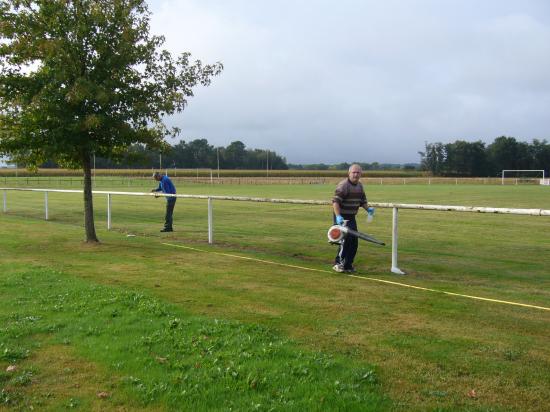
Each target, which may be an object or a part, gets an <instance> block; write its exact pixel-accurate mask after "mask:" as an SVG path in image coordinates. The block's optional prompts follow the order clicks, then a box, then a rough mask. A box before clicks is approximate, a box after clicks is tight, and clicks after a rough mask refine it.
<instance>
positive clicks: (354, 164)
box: [348, 163, 363, 173]
mask: <svg viewBox="0 0 550 412" xmlns="http://www.w3.org/2000/svg"><path fill="white" fill-rule="evenodd" d="M355 166H357V167H358V168H359V170H361V171H363V168H362V167H361V165H360V164H359V163H353V164H352V165H351V166H350V167H349V169H348V173H349V172H351V169H352V168H353V167H355Z"/></svg>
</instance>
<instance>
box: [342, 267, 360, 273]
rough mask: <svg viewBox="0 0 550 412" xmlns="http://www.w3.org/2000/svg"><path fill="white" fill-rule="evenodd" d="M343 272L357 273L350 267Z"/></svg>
mask: <svg viewBox="0 0 550 412" xmlns="http://www.w3.org/2000/svg"><path fill="white" fill-rule="evenodd" d="M344 272H346V273H355V272H357V271H356V270H355V268H354V267H353V266H352V267H350V268H349V269H344Z"/></svg>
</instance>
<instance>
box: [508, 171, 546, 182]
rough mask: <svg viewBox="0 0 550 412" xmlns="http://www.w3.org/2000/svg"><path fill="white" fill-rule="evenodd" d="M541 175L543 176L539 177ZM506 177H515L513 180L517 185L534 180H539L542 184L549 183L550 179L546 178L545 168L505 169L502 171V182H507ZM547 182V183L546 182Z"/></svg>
mask: <svg viewBox="0 0 550 412" xmlns="http://www.w3.org/2000/svg"><path fill="white" fill-rule="evenodd" d="M539 176H540V177H542V178H540V179H539ZM506 178H508V179H510V178H515V180H514V181H513V182H514V183H515V184H516V185H517V184H518V183H532V182H533V180H535V181H536V180H539V183H540V184H541V185H548V184H550V183H548V180H549V179H546V175H545V171H544V170H534V169H505V170H503V171H502V184H503V185H504V184H505V182H506V180H505V179H506ZM545 182H546V183H545Z"/></svg>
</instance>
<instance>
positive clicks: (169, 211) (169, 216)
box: [164, 197, 177, 229]
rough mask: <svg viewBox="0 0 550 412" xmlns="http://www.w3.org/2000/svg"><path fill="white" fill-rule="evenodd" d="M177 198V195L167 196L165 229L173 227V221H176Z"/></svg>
mask: <svg viewBox="0 0 550 412" xmlns="http://www.w3.org/2000/svg"><path fill="white" fill-rule="evenodd" d="M176 200H177V198H175V197H167V198H166V216H165V217H164V228H165V229H172V222H173V221H174V219H173V215H174V206H176Z"/></svg>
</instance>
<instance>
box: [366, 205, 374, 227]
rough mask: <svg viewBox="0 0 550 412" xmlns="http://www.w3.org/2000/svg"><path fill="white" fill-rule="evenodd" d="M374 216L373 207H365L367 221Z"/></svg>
mask: <svg viewBox="0 0 550 412" xmlns="http://www.w3.org/2000/svg"><path fill="white" fill-rule="evenodd" d="M373 218H374V207H367V222H368V223H370V222H372V219H373Z"/></svg>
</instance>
